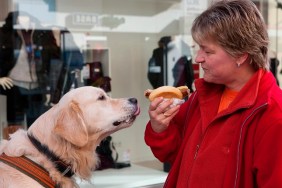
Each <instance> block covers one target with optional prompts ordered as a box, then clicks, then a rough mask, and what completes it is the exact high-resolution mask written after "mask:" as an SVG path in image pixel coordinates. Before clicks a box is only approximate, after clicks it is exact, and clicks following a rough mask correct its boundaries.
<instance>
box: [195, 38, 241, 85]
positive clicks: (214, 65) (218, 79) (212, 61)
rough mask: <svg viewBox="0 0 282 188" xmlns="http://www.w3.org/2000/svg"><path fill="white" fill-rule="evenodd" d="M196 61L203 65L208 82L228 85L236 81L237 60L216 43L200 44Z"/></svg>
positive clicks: (205, 78)
mask: <svg viewBox="0 0 282 188" xmlns="http://www.w3.org/2000/svg"><path fill="white" fill-rule="evenodd" d="M195 61H196V63H200V64H201V67H202V69H203V71H204V75H203V78H204V80H205V81H206V82H211V83H216V84H224V85H228V84H230V82H234V81H235V80H236V75H234V71H235V70H236V69H237V68H238V67H237V62H236V59H235V58H234V57H232V56H230V55H229V54H228V53H227V52H226V51H224V49H223V48H222V47H221V46H219V45H217V44H216V43H213V42H209V41H205V42H203V43H201V44H199V50H198V52H197V54H196V58H195Z"/></svg>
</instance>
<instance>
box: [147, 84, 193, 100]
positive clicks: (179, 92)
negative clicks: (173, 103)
mask: <svg viewBox="0 0 282 188" xmlns="http://www.w3.org/2000/svg"><path fill="white" fill-rule="evenodd" d="M188 94H189V89H188V87H187V86H180V87H173V86H161V87H158V88H156V89H154V90H150V89H148V90H146V91H145V93H144V95H145V96H146V97H147V98H148V99H149V100H150V101H153V100H154V99H155V98H157V97H163V98H168V99H170V98H176V99H183V98H184V97H186V96H187V95H188Z"/></svg>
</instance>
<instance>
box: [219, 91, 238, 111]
mask: <svg viewBox="0 0 282 188" xmlns="http://www.w3.org/2000/svg"><path fill="white" fill-rule="evenodd" d="M238 93H239V91H235V90H231V89H228V88H225V89H224V91H223V93H222V96H221V100H220V104H219V107H218V113H219V112H221V111H222V110H225V109H226V108H227V107H228V106H229V105H230V103H231V102H232V101H233V100H234V99H235V97H236V96H237V94H238Z"/></svg>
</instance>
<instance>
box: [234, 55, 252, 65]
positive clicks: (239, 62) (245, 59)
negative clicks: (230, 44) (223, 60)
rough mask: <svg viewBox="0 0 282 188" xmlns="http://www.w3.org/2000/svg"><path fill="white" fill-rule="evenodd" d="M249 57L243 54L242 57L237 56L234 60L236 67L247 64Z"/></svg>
mask: <svg viewBox="0 0 282 188" xmlns="http://www.w3.org/2000/svg"><path fill="white" fill-rule="evenodd" d="M249 57H250V55H249V54H248V53H244V54H243V55H241V56H239V57H238V58H237V60H236V64H237V65H238V67H239V66H240V65H242V64H243V63H245V62H247V60H248V59H249Z"/></svg>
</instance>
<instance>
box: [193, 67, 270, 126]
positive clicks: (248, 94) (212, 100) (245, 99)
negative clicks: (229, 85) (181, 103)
mask: <svg viewBox="0 0 282 188" xmlns="http://www.w3.org/2000/svg"><path fill="white" fill-rule="evenodd" d="M266 77H268V78H266ZM262 78H263V79H262ZM274 84H276V81H275V78H274V77H273V75H272V74H271V72H267V71H264V70H262V69H259V70H258V71H257V72H256V73H255V74H254V75H253V77H252V78H251V79H250V80H249V81H248V82H247V83H246V84H245V86H244V87H243V88H242V89H241V90H240V92H239V93H238V95H237V97H236V98H235V99H234V101H233V102H232V103H231V104H230V107H229V108H228V109H227V110H224V111H222V112H220V114H221V115H224V114H230V113H232V112H234V111H236V110H239V109H242V108H250V107H252V106H253V105H255V103H256V102H259V103H266V102H268V99H269V97H270V93H269V92H268V91H269V90H270V88H271V87H273V85H274ZM195 87H196V91H197V93H198V96H199V103H200V110H201V113H202V114H205V115H204V116H202V117H203V119H202V120H203V123H207V122H210V121H211V120H212V119H213V118H214V117H216V116H217V110H218V106H219V102H220V99H221V95H222V93H223V90H224V87H225V86H224V85H219V84H213V83H208V82H205V81H204V79H202V78H201V79H198V80H196V81H195ZM258 95H260V96H261V97H262V98H260V101H257V99H258V98H257V96H258ZM211 106H216V108H211Z"/></svg>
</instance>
